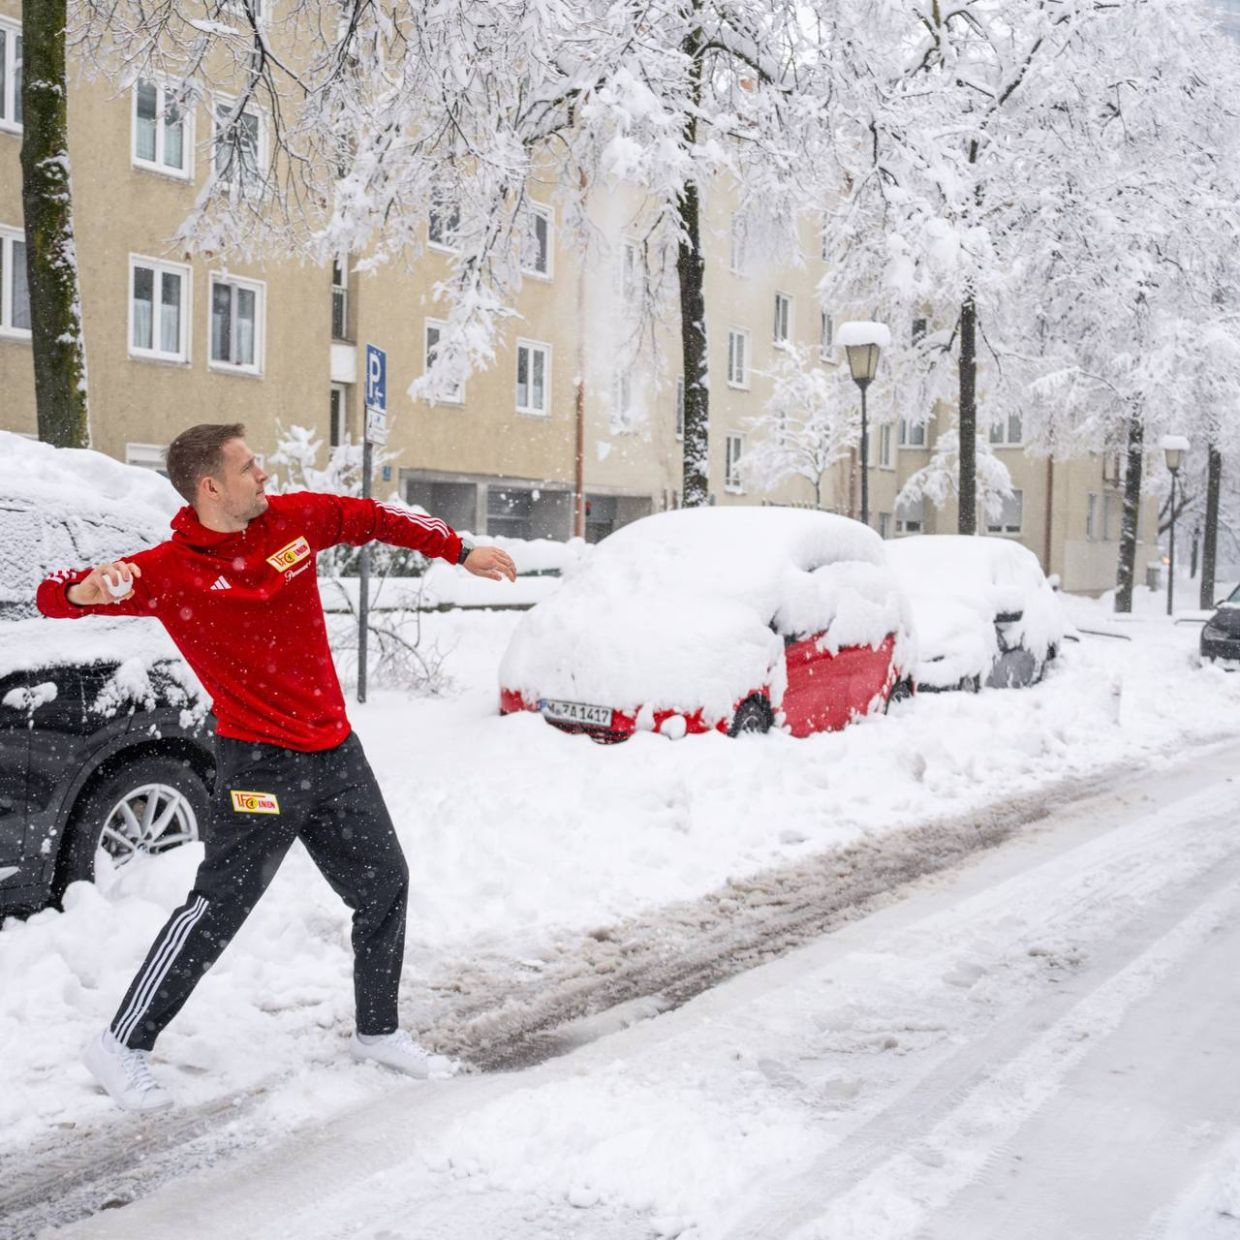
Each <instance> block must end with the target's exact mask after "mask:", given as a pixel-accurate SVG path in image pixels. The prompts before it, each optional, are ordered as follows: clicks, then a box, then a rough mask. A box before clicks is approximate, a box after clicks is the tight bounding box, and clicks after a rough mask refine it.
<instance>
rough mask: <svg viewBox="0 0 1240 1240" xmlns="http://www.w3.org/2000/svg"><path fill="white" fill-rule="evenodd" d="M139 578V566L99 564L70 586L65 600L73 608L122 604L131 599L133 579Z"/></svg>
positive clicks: (120, 561) (124, 562)
mask: <svg viewBox="0 0 1240 1240" xmlns="http://www.w3.org/2000/svg"><path fill="white" fill-rule="evenodd" d="M141 576H142V568H141V565H138V564H130V563H128V562H127V561H126V560H115V561H113V562H111V563H109V564H100V565H99V566H98V567H97V568H93V569H91V571H90V575H89V576H87V577H83V578H82V580H81V581H79V582H78V583H77V584H76V585H71V586H70V587H69V588H68V589H67V590H66V591H65V598H67V599H68V600H69V602H71V603H72V604H73V605H74V607H107V606H111V604H113V603H123V602H124V601H125V600H126V599H128V598H133V582H134V578H135V577H141Z"/></svg>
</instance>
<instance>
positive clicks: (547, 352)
mask: <svg viewBox="0 0 1240 1240" xmlns="http://www.w3.org/2000/svg"><path fill="white" fill-rule="evenodd" d="M516 345H517V358H516V362H517V364H516V368H515V370H514V373H513V376H512V379H513V383H512V392H513V401H514V404H515V407H516V410H517V412H518V413H523V414H526V415H528V416H529V417H536V418H548V417H550V416H551V345H550V344H548V343H547V341H545V340H526V339H524V338H518V339H517V342H516ZM523 349H524V350H527V351H528V352H529V355H530V360H529V362H528V363H527V364H528V366H529V370H528V374H529V382H528V384H527V385H526V386H527V387H528V388H529V391H530V394H531V395H533V392H534V354H535V352H541V353H543V354H544V361H543V397H544V400H545V402H546V405H545V407H544V408H542V409H540V408H538V407H537V406H535V405H529V404H525V405H523V404H521V400H520V395H519V393H520V383H519V382H518V380H517V376H518V375H519V374H520V373H521V351H522V350H523Z"/></svg>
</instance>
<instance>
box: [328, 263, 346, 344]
mask: <svg viewBox="0 0 1240 1240" xmlns="http://www.w3.org/2000/svg"><path fill="white" fill-rule="evenodd" d="M337 267H338V268H339V269H340V280H341V282H340V283H339V284H337V283H336V268H337ZM329 278H330V280H331V289H332V304H331V316H332V317H331V333H332V339H333V340H339V341H347V340H348V339H349V256H348V255H347V254H341V255H340V256H339V257H338V258H334V259H332V261H331V264H330V270H329ZM337 301H339V303H340V335H339V336H337V335H336V303H337Z"/></svg>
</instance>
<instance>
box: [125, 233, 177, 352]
mask: <svg viewBox="0 0 1240 1240" xmlns="http://www.w3.org/2000/svg"><path fill="white" fill-rule="evenodd" d="M189 285H190V269H189V268H188V267H184V266H182V265H181V264H180V263H164V262H160V261H158V260H157V259H151V258H140V257H138V256H137V255H132V254H131V255H130V257H129V352H130V354H131V355H132V356H133V357H144V358H152V359H155V360H158V361H164V362H185V361H188V360H189Z"/></svg>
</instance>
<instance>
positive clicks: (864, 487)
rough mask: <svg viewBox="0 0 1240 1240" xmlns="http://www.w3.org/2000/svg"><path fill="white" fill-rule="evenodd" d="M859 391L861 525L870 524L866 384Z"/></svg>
mask: <svg viewBox="0 0 1240 1240" xmlns="http://www.w3.org/2000/svg"><path fill="white" fill-rule="evenodd" d="M857 386H858V387H859V388H860V389H861V524H862V525H869V524H870V444H869V435H868V434H867V433H866V415H865V389H866V387H867V386H868V384H865V383H859V384H858V385H857Z"/></svg>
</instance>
